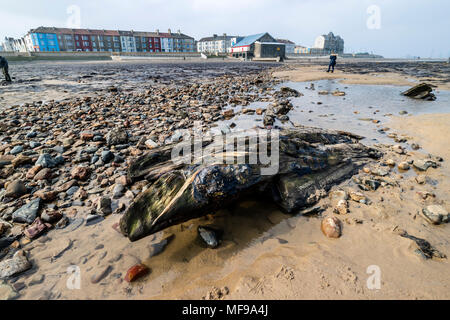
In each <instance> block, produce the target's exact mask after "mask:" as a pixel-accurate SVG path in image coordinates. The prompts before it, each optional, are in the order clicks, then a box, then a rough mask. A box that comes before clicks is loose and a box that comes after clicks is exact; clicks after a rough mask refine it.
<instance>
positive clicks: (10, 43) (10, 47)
mask: <svg viewBox="0 0 450 320" xmlns="http://www.w3.org/2000/svg"><path fill="white" fill-rule="evenodd" d="M2 46H3V51H9V52H14V51H18V50H16V47H15V43H14V38H8V37H5V40H4V41H3V44H2Z"/></svg>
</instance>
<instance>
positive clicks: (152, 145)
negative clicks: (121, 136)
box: [145, 139, 159, 149]
mask: <svg viewBox="0 0 450 320" xmlns="http://www.w3.org/2000/svg"><path fill="white" fill-rule="evenodd" d="M145 145H146V147H147V148H149V149H153V148H156V147H158V146H159V144H158V143H156V142H155V141H153V140H152V139H147V140H145Z"/></svg>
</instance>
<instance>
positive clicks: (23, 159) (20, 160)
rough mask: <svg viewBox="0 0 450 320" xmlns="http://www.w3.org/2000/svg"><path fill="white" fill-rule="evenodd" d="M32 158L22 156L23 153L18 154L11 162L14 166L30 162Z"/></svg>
mask: <svg viewBox="0 0 450 320" xmlns="http://www.w3.org/2000/svg"><path fill="white" fill-rule="evenodd" d="M32 160H33V159H31V157H28V156H24V155H23V154H19V155H18V156H17V157H15V158H14V159H13V160H12V161H11V164H12V165H13V167H14V168H17V167H20V166H22V165H24V164H28V163H31V162H32Z"/></svg>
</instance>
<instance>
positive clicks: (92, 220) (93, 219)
mask: <svg viewBox="0 0 450 320" xmlns="http://www.w3.org/2000/svg"><path fill="white" fill-rule="evenodd" d="M104 219H105V218H103V217H102V216H101V215H98V214H90V215H88V216H87V217H86V226H91V225H94V224H96V223H99V222H101V221H103V220H104Z"/></svg>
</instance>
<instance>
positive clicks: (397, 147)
mask: <svg viewBox="0 0 450 320" xmlns="http://www.w3.org/2000/svg"><path fill="white" fill-rule="evenodd" d="M392 150H393V151H394V152H395V153H398V154H404V153H405V149H404V148H403V147H402V146H401V145H399V144H397V145H395V146H393V147H392Z"/></svg>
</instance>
